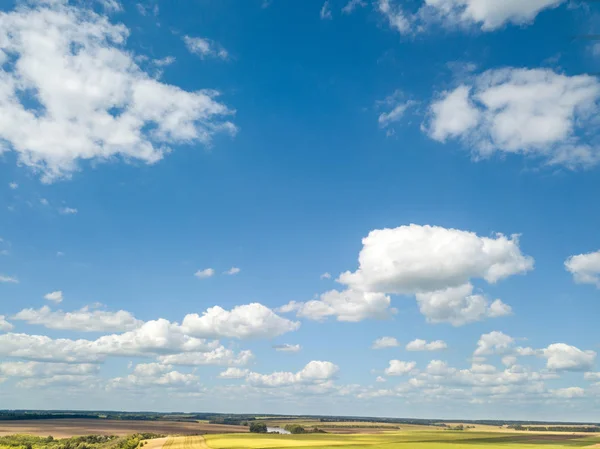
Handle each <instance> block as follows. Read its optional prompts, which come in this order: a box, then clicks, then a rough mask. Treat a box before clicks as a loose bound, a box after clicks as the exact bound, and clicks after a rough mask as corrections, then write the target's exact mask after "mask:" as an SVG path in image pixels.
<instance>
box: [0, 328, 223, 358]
mask: <svg viewBox="0 0 600 449" xmlns="http://www.w3.org/2000/svg"><path fill="white" fill-rule="evenodd" d="M218 346H219V344H218V342H208V341H206V340H203V339H199V338H194V337H191V336H189V335H186V334H185V333H183V332H182V330H181V328H180V326H178V325H177V324H174V323H170V322H169V321H167V320H164V319H158V320H154V321H148V322H146V323H144V324H143V325H142V326H140V327H139V328H137V329H135V330H133V331H129V332H125V333H123V334H111V335H104V336H102V337H100V338H98V339H97V340H84V339H80V340H69V339H64V338H59V339H52V338H50V337H47V336H42V335H27V334H14V333H9V334H2V335H0V355H2V356H8V357H17V358H22V359H26V360H34V361H52V362H68V363H81V362H98V361H102V360H104V359H105V358H106V356H109V355H110V356H150V355H160V354H164V355H166V354H177V353H180V352H202V351H204V352H207V351H211V350H213V349H215V348H216V347H218Z"/></svg>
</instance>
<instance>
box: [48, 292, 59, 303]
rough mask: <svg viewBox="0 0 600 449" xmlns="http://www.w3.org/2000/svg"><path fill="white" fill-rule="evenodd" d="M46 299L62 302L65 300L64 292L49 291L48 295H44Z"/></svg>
mask: <svg viewBox="0 0 600 449" xmlns="http://www.w3.org/2000/svg"><path fill="white" fill-rule="evenodd" d="M44 299H47V300H48V301H52V302H55V303H60V302H62V301H63V292H61V291H56V292H52V293H47V294H46V295H44Z"/></svg>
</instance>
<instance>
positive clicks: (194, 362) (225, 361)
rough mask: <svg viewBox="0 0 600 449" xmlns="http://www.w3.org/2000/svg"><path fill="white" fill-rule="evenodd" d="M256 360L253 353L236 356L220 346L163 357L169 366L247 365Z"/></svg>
mask: <svg viewBox="0 0 600 449" xmlns="http://www.w3.org/2000/svg"><path fill="white" fill-rule="evenodd" d="M253 358H254V354H252V351H248V350H245V351H240V352H239V353H238V354H236V353H235V352H234V351H233V350H231V349H227V348H225V347H223V346H219V347H218V348H215V349H213V350H211V351H205V352H185V353H181V354H171V355H165V356H161V357H159V358H158V359H159V360H160V362H161V363H164V364H168V365H183V366H198V365H220V366H228V365H247V364H248V362H250V360H252V359H253Z"/></svg>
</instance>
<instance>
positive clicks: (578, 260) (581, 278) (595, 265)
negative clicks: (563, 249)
mask: <svg viewBox="0 0 600 449" xmlns="http://www.w3.org/2000/svg"><path fill="white" fill-rule="evenodd" d="M565 268H566V269H567V271H569V272H570V273H571V274H572V275H573V279H574V280H575V282H577V283H578V284H593V285H595V286H596V287H598V288H600V251H596V252H594V253H588V254H579V255H577V256H571V257H569V258H568V259H567V260H566V261H565Z"/></svg>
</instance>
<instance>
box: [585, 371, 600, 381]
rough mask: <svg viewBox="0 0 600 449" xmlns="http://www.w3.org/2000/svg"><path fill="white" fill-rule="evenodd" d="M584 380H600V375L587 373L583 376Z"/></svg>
mask: <svg viewBox="0 0 600 449" xmlns="http://www.w3.org/2000/svg"><path fill="white" fill-rule="evenodd" d="M583 378H584V379H585V380H600V373H592V372H589V373H585V374H584V375H583Z"/></svg>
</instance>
